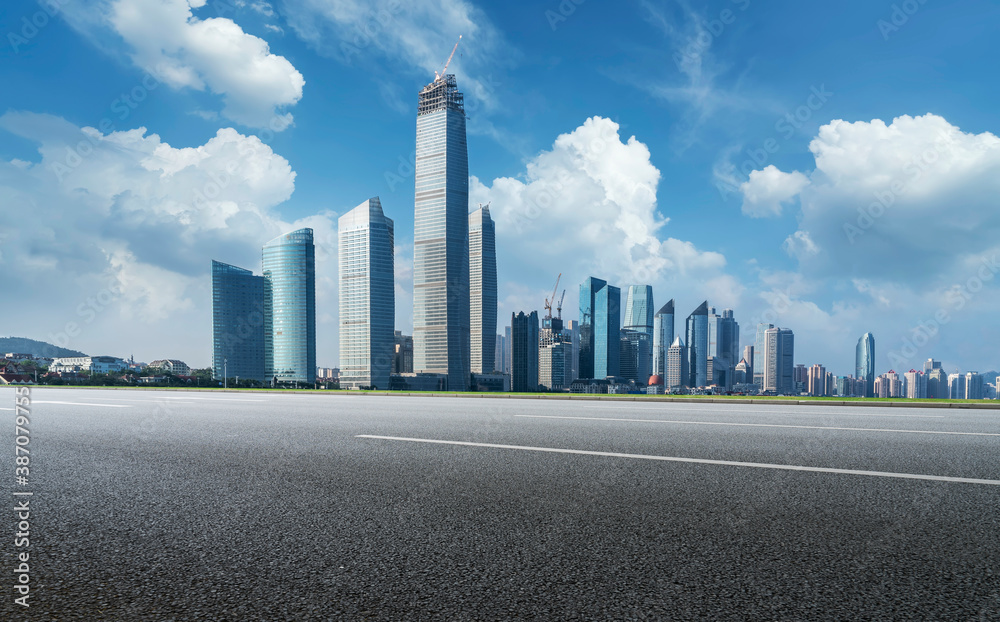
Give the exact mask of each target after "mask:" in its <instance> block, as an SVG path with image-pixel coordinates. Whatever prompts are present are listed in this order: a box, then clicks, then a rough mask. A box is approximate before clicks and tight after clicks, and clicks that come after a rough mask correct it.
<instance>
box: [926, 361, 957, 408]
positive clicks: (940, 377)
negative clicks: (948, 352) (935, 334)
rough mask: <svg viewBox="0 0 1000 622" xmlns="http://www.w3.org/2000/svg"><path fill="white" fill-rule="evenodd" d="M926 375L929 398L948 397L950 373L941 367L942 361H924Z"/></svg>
mask: <svg viewBox="0 0 1000 622" xmlns="http://www.w3.org/2000/svg"><path fill="white" fill-rule="evenodd" d="M924 376H926V377H927V398H928V399H948V396H949V395H950V393H951V391H950V390H949V387H948V374H946V373H944V370H943V369H942V368H941V361H935V360H934V359H927V360H926V361H925V362H924Z"/></svg>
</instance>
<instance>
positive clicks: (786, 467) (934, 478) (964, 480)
mask: <svg viewBox="0 0 1000 622" xmlns="http://www.w3.org/2000/svg"><path fill="white" fill-rule="evenodd" d="M355 438H371V439H378V440H384V441H405V442H409V443H432V444H438V445H461V446H464V447H488V448H491V449H518V450H521V451H541V452H546V453H555V454H576V455H582V456H605V457H608V458H631V459H634V460H659V461H663V462H687V463H691V464H714V465H719V466H738V467H749V468H755V469H777V470H781V471H806V472H810V473H833V474H837V475H868V476H872V477H891V478H896V479H918V480H926V481H930V482H954V483H960V484H984V485H987V486H1000V480H996V479H975V478H971V477H948V476H944V475H920V474H917V473H890V472H887V471H860V470H856V469H833V468H828V467H810V466H798V465H792V464H767V463H764V462H736V461H732V460H707V459H703V458H678V457H674V456H650V455H647V454H623V453H617V452H611V451H588V450H584V449H558V448H555V447H531V446H525V445H499V444H496V443H471V442H468V441H442V440H436V439H429V438H407V437H403V436H375V435H372V434H358V435H356V436H355Z"/></svg>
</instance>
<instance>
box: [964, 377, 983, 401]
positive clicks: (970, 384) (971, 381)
mask: <svg viewBox="0 0 1000 622" xmlns="http://www.w3.org/2000/svg"><path fill="white" fill-rule="evenodd" d="M964 399H967V400H981V399H983V377H982V376H981V375H979V372H977V371H970V372H966V374H965V398H964Z"/></svg>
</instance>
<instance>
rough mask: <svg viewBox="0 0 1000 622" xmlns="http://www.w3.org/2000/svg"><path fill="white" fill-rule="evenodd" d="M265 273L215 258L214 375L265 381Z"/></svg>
mask: <svg viewBox="0 0 1000 622" xmlns="http://www.w3.org/2000/svg"><path fill="white" fill-rule="evenodd" d="M264 358H265V357H264V277H262V276H254V274H253V272H251V271H250V270H245V269H243V268H237V267H236V266H231V265H229V264H226V263H222V262H221V261H214V260H213V261H212V377H213V378H216V379H222V378H225V377H229V378H247V379H251V380H257V381H259V382H264V381H265V379H266V378H267V376H266V374H265V372H264Z"/></svg>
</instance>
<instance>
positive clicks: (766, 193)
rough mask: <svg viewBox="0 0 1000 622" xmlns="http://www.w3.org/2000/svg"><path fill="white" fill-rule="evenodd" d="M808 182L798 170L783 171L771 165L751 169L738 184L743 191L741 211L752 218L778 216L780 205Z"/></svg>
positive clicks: (791, 197) (788, 201)
mask: <svg viewBox="0 0 1000 622" xmlns="http://www.w3.org/2000/svg"><path fill="white" fill-rule="evenodd" d="M808 184H809V178H808V177H806V176H805V175H803V174H802V173H800V172H798V171H792V172H791V173H785V172H782V171H780V170H779V169H778V167H776V166H774V165H773V164H772V165H769V166H767V167H766V168H764V169H763V170H759V171H752V172H751V173H750V177H749V179H748V180H747V181H745V182H743V183H742V184H741V185H740V192H742V193H743V213H744V214H746V215H747V216H751V217H753V218H764V217H768V216H780V215H781V211H782V207H783V206H784V205H786V204H788V203H790V202H791V201H792V200H793V199H794V198H795V197H796V196H797V195H798V194H799V193H800V192H802V189H803V188H805V187H806V186H807V185H808Z"/></svg>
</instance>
